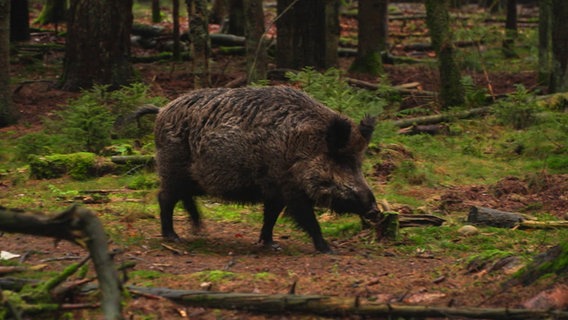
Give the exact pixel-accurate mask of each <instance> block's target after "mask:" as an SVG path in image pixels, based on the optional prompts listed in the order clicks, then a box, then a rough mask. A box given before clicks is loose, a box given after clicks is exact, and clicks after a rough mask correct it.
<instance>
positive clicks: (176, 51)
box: [172, 0, 181, 61]
mask: <svg viewBox="0 0 568 320" xmlns="http://www.w3.org/2000/svg"><path fill="white" fill-rule="evenodd" d="M172 20H173V29H174V30H173V38H174V39H173V40H174V48H173V52H172V54H173V59H174V60H175V61H179V60H180V59H181V52H180V39H179V0H173V1H172Z"/></svg>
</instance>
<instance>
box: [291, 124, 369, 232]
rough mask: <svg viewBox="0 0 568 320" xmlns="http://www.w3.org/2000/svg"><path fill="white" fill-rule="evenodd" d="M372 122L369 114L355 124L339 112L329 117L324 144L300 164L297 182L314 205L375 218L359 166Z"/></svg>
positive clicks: (367, 187) (367, 186) (366, 185)
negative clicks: (298, 180)
mask: <svg viewBox="0 0 568 320" xmlns="http://www.w3.org/2000/svg"><path fill="white" fill-rule="evenodd" d="M374 126H375V119H374V118H373V117H370V116H366V117H365V118H364V119H363V120H361V122H360V124H359V125H358V126H357V125H355V124H354V123H353V122H351V121H350V120H348V119H346V118H343V117H340V116H337V117H334V118H332V119H331V121H330V122H329V124H328V126H327V128H326V129H325V138H324V141H325V142H324V146H320V148H318V149H317V150H318V152H317V153H315V154H313V155H312V157H311V158H309V159H306V160H305V161H307V162H308V163H304V164H303V165H302V167H303V169H304V170H302V171H303V172H302V173H301V174H300V177H301V181H300V182H299V183H300V184H302V185H303V187H304V190H305V191H306V193H307V194H308V196H309V197H310V198H311V199H312V200H313V201H314V203H315V204H316V205H318V206H324V207H327V208H330V209H332V210H333V211H335V212H338V213H356V214H359V215H360V216H361V217H363V218H366V219H368V220H371V221H376V219H377V218H378V215H379V211H378V209H377V205H376V200H375V197H374V195H373V193H372V191H371V189H370V188H369V185H368V184H367V182H366V181H365V178H364V177H363V173H362V169H361V165H362V162H363V157H364V153H365V150H366V149H367V145H368V144H369V141H370V139H371V135H372V134H373V130H374ZM320 144H321V141H320Z"/></svg>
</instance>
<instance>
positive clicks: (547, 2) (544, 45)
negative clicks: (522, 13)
mask: <svg viewBox="0 0 568 320" xmlns="http://www.w3.org/2000/svg"><path fill="white" fill-rule="evenodd" d="M551 29H552V0H539V2H538V82H539V83H540V84H541V85H545V86H548V85H549V83H550V60H551V57H550V55H551V47H552V43H551V42H552V38H551Z"/></svg>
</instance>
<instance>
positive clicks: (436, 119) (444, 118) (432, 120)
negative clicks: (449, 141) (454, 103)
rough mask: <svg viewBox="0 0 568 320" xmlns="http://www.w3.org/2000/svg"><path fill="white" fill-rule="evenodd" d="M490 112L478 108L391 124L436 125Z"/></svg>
mask: <svg viewBox="0 0 568 320" xmlns="http://www.w3.org/2000/svg"><path fill="white" fill-rule="evenodd" d="M490 111H491V108H490V107H480V108H473V109H469V110H464V111H458V112H449V113H443V114H436V115H431V116H423V117H416V118H408V119H400V120H396V121H393V124H394V125H395V126H396V127H399V128H406V127H410V126H412V125H427V124H436V123H440V122H448V121H451V120H452V119H467V118H471V117H473V116H480V115H484V114H487V113H489V112H490Z"/></svg>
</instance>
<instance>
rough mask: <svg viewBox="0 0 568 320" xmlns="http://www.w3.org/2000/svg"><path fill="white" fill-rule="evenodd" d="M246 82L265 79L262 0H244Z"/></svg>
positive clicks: (265, 62) (265, 59)
mask: <svg viewBox="0 0 568 320" xmlns="http://www.w3.org/2000/svg"><path fill="white" fill-rule="evenodd" d="M243 2H244V7H245V8H246V9H245V37H246V57H247V83H249V84H250V83H252V82H255V81H258V80H263V79H266V68H267V53H266V45H265V41H264V39H263V35H264V11H263V8H262V0H244V1H243Z"/></svg>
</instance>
